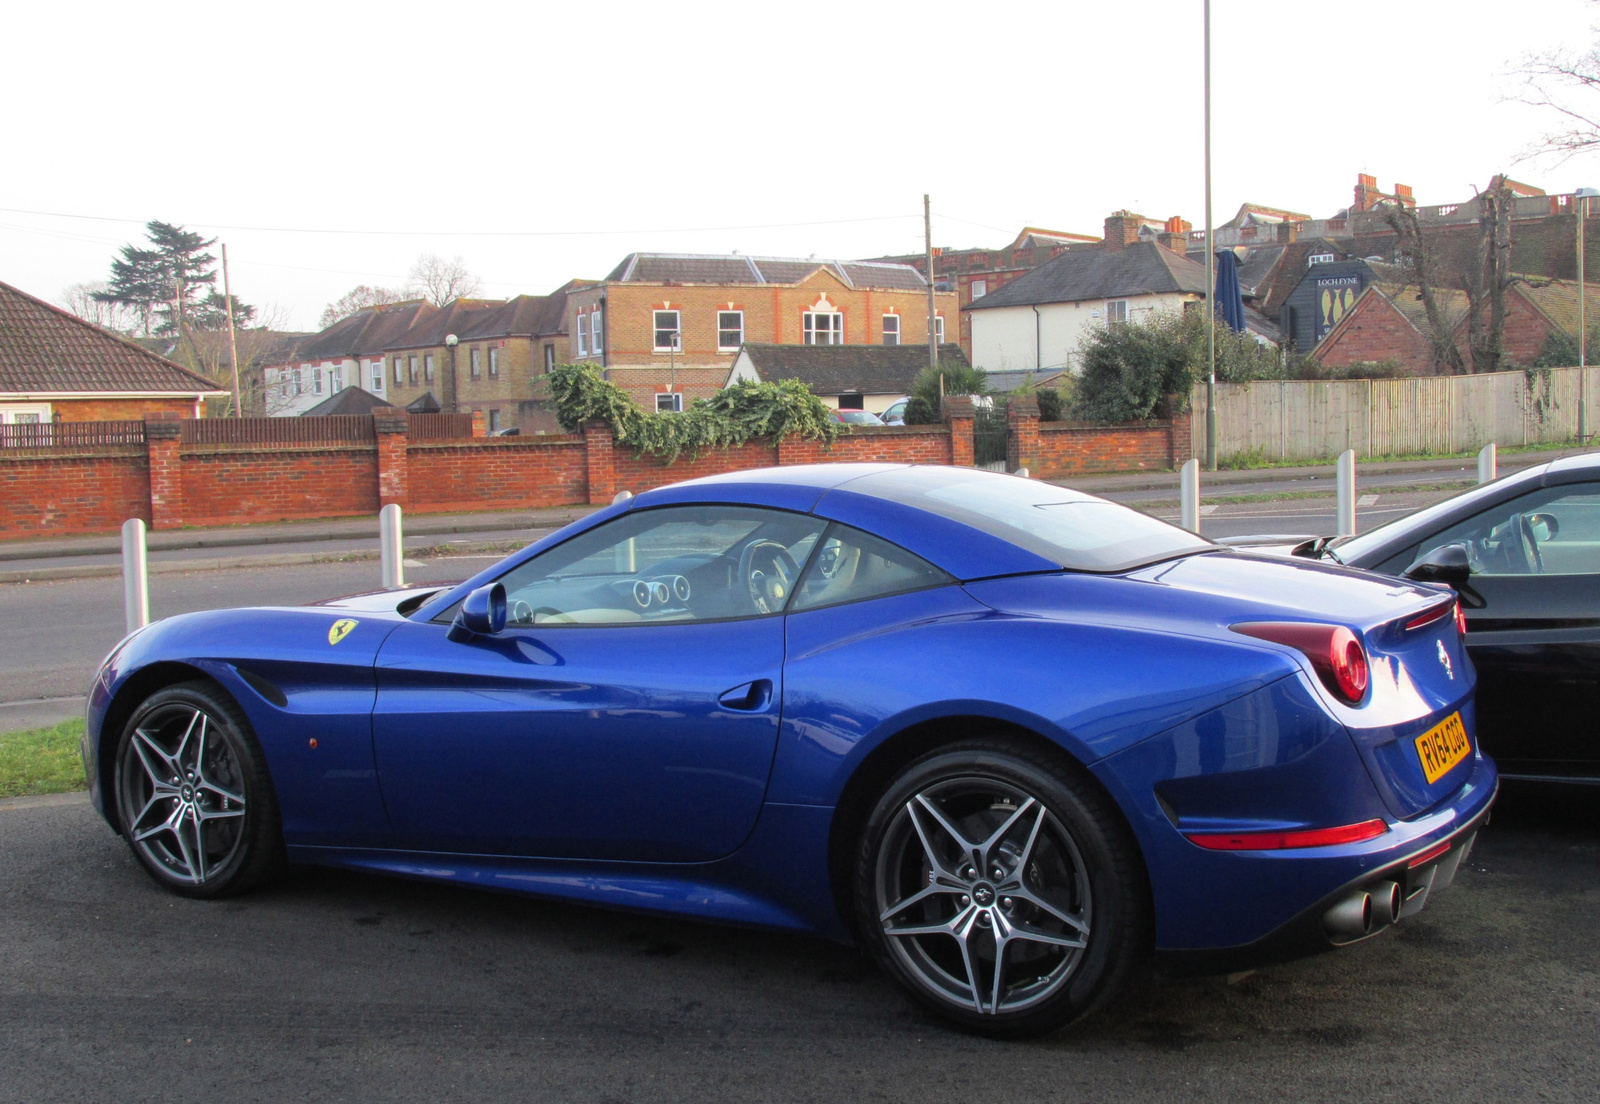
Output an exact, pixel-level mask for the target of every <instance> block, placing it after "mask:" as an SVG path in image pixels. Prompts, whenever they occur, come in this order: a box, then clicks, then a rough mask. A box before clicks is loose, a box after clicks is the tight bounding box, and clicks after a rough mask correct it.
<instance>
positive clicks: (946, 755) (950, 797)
mask: <svg viewBox="0 0 1600 1104" xmlns="http://www.w3.org/2000/svg"><path fill="white" fill-rule="evenodd" d="M1145 884H1146V883H1145V878H1144V874H1143V867H1142V865H1141V863H1140V862H1139V859H1138V854H1137V850H1136V848H1135V846H1134V844H1133V842H1132V840H1131V838H1130V837H1129V835H1128V832H1127V829H1126V828H1125V827H1124V826H1123V825H1122V823H1121V821H1120V819H1119V818H1118V817H1117V816H1116V814H1115V811H1114V810H1113V809H1112V808H1111V807H1110V805H1109V803H1108V802H1107V801H1106V799H1105V798H1104V797H1103V796H1101V794H1100V793H1099V791H1098V789H1097V788H1095V787H1094V786H1093V785H1092V784H1091V783H1090V782H1089V781H1088V780H1087V779H1085V778H1084V777H1083V776H1082V775H1081V773H1080V772H1079V771H1078V770H1076V769H1074V768H1073V767H1072V765H1071V764H1069V763H1067V762H1065V761H1064V760H1058V759H1057V758H1055V757H1053V756H1050V755H1047V754H1041V753H1038V752H1035V751H1033V750H1031V749H1028V748H1025V747H1021V746H1018V745H1014V744H1011V743H1010V742H1007V741H1004V740H999V739H982V740H971V741H964V742H962V743H960V744H957V745H954V746H949V747H945V748H942V749H940V750H939V751H937V752H934V753H932V754H930V755H927V756H924V757H923V758H922V759H919V760H917V761H916V762H914V763H912V764H910V765H909V766H907V767H906V768H905V769H904V770H903V771H901V772H900V774H899V775H898V776H897V777H896V778H895V779H894V781H893V782H891V783H890V785H889V787H888V789H887V790H886V791H885V792H884V794H883V797H882V798H881V799H880V800H879V801H878V804H877V806H876V807H875V808H874V810H873V812H872V815H871V816H870V817H869V818H868V820H867V824H866V827H865V829H864V830H863V832H862V836H861V842H860V848H859V851H858V861H857V869H856V886H855V890H856V898H855V899H856V907H857V919H858V924H859V928H860V930H861V933H862V936H863V938H864V941H865V943H866V946H867V948H868V951H869V953H870V954H871V955H872V957H873V958H874V959H875V960H876V961H877V963H878V965H879V967H880V968H881V969H883V970H884V971H885V972H887V973H888V974H889V975H890V976H891V977H893V978H895V979H896V980H897V981H898V982H900V984H901V985H902V986H904V987H905V988H906V990H907V991H908V992H909V993H910V994H911V995H912V996H913V997H915V998H916V999H917V1001H918V1002H920V1003H921V1004H923V1005H924V1006H926V1007H928V1008H930V1009H932V1010H933V1011H935V1012H937V1013H939V1014H940V1015H942V1016H945V1017H947V1018H949V1019H952V1020H954V1021H956V1022H957V1023H958V1024H960V1025H961V1026H963V1027H965V1028H967V1029H968V1030H971V1031H975V1032H979V1033H981V1034H985V1035H993V1036H999V1037H1005V1038H1018V1037H1026V1036H1032V1035H1042V1034H1045V1033H1047V1032H1050V1031H1054V1030H1056V1029H1058V1028H1061V1027H1065V1026H1066V1025H1068V1024H1070V1023H1073V1022H1075V1021H1077V1020H1080V1019H1082V1018H1083V1017H1085V1016H1087V1015H1089V1014H1090V1013H1091V1012H1093V1011H1094V1010H1095V1009H1097V1008H1099V1007H1100V1006H1101V1005H1102V1004H1104V1003H1105V1002H1106V1001H1107V1000H1108V999H1110V997H1111V996H1112V995H1113V994H1114V993H1115V991H1116V990H1117V989H1118V988H1120V987H1121V985H1122V984H1123V983H1124V982H1125V980H1126V979H1127V977H1128V975H1129V974H1130V972H1131V971H1132V969H1133V967H1134V965H1135V963H1136V962H1137V960H1138V958H1139V957H1140V955H1141V954H1142V952H1143V950H1144V947H1145V943H1146V939H1147V937H1146V934H1145V929H1146V917H1147V915H1148V904H1147V893H1146V890H1145Z"/></svg>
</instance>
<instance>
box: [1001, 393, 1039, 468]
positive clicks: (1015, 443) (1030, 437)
mask: <svg viewBox="0 0 1600 1104" xmlns="http://www.w3.org/2000/svg"><path fill="white" fill-rule="evenodd" d="M1018 468H1027V469H1028V472H1029V473H1030V474H1032V473H1033V472H1036V471H1038V470H1039V400H1038V399H1037V398H1035V397H1034V396H1032V395H1016V396H1014V397H1013V398H1012V399H1011V400H1010V401H1009V402H1007V403H1006V470H1007V471H1016V470H1017V469H1018Z"/></svg>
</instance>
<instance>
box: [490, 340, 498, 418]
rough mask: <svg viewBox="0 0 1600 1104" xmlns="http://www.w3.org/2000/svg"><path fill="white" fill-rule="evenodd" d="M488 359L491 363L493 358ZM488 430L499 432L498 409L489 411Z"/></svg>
mask: <svg viewBox="0 0 1600 1104" xmlns="http://www.w3.org/2000/svg"><path fill="white" fill-rule="evenodd" d="M489 359H490V363H491V365H492V364H493V361H494V358H493V357H490V358H489ZM489 432H490V433H499V432H500V411H498V410H491V411H489Z"/></svg>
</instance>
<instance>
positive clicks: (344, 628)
mask: <svg viewBox="0 0 1600 1104" xmlns="http://www.w3.org/2000/svg"><path fill="white" fill-rule="evenodd" d="M359 624H360V622H359V621H352V620H350V618H348V617H341V618H339V620H337V621H335V622H334V623H333V626H332V627H331V628H329V629H328V643H329V644H337V643H339V641H341V640H343V639H344V638H345V637H347V636H349V635H350V630H351V629H353V628H355V627H356V626H357V625H359Z"/></svg>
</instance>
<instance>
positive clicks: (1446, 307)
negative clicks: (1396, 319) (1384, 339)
mask: <svg viewBox="0 0 1600 1104" xmlns="http://www.w3.org/2000/svg"><path fill="white" fill-rule="evenodd" d="M1372 287H1373V289H1374V290H1376V291H1378V292H1380V293H1381V294H1382V295H1383V297H1384V298H1385V299H1387V300H1389V302H1390V303H1392V304H1394V309H1395V310H1397V311H1399V312H1400V314H1401V316H1402V317H1403V318H1404V319H1405V320H1406V321H1407V322H1410V323H1411V325H1412V326H1414V327H1415V328H1416V331H1417V332H1418V333H1420V334H1422V335H1423V336H1427V335H1428V334H1430V333H1431V332H1432V331H1431V330H1429V329H1428V309H1427V307H1426V306H1424V305H1423V302H1422V295H1421V294H1420V293H1419V292H1418V291H1417V288H1416V285H1415V284H1395V283H1379V284H1373V285H1372ZM1433 295H1434V299H1435V301H1436V302H1437V303H1438V305H1439V311H1440V313H1441V314H1443V315H1444V322H1445V328H1446V329H1453V328H1454V327H1455V325H1456V323H1457V322H1460V321H1461V320H1462V319H1463V318H1465V317H1466V316H1467V293H1466V292H1464V291H1452V290H1450V289H1448V288H1436V289H1435V290H1434V293H1433Z"/></svg>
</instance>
